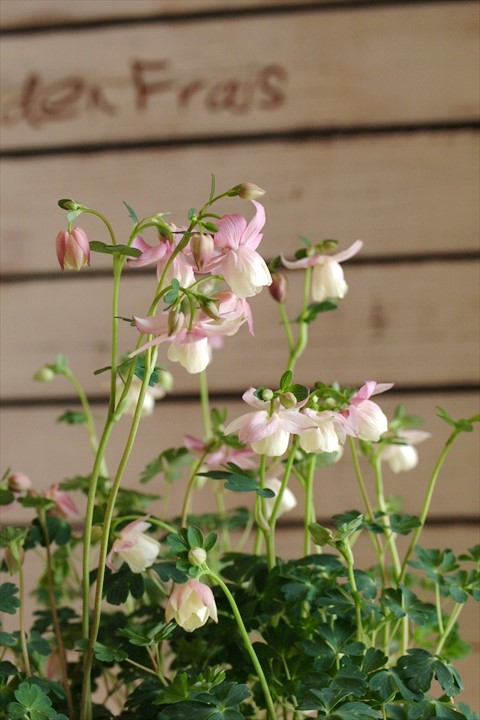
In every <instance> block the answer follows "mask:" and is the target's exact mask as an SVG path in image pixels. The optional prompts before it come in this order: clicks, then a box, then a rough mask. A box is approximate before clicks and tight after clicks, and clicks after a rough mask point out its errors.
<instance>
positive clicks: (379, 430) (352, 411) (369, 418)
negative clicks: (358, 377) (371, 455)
mask: <svg viewBox="0 0 480 720" xmlns="http://www.w3.org/2000/svg"><path fill="white" fill-rule="evenodd" d="M392 387H393V383H377V382H375V380H367V381H366V382H365V384H364V385H362V387H361V388H360V390H358V391H357V392H356V393H355V394H354V395H353V397H352V398H351V400H350V405H349V406H348V408H347V410H342V416H343V420H342V423H343V427H344V428H345V432H346V433H347V435H353V436H354V437H358V438H360V440H370V441H372V442H378V440H380V437H381V436H382V435H383V433H385V432H387V430H388V420H387V417H386V415H385V414H384V412H383V411H382V410H381V408H380V407H379V406H378V405H377V404H376V403H374V402H373V401H372V400H370V397H371V396H372V395H378V394H379V393H382V392H385V391H386V390H390V388H392Z"/></svg>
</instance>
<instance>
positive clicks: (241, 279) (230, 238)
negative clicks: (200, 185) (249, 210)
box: [214, 200, 272, 298]
mask: <svg viewBox="0 0 480 720" xmlns="http://www.w3.org/2000/svg"><path fill="white" fill-rule="evenodd" d="M252 203H253V204H254V206H255V210H256V212H255V216H254V217H253V218H252V220H250V222H249V223H248V225H247V221H246V220H245V218H244V217H242V215H224V216H223V217H222V218H221V219H220V220H219V221H218V223H217V227H218V232H217V233H215V238H214V240H215V247H216V248H219V249H220V250H221V256H220V257H219V258H218V259H217V261H216V270H217V271H219V272H221V273H222V274H223V276H224V278H225V280H226V282H227V283H228V284H229V286H230V288H231V290H232V292H233V293H235V295H237V296H238V297H239V298H246V297H251V296H252V295H256V294H257V293H259V292H260V290H261V289H262V287H263V286H264V285H270V283H271V282H272V277H271V275H270V271H269V269H268V267H267V265H266V263H265V260H264V259H263V258H262V257H261V255H259V254H258V253H257V252H256V248H257V247H258V246H259V244H260V242H261V240H262V233H261V232H260V230H261V229H262V228H263V226H264V225H265V210H264V209H263V206H262V205H260V203H257V202H255V200H252Z"/></svg>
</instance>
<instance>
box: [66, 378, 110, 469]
mask: <svg viewBox="0 0 480 720" xmlns="http://www.w3.org/2000/svg"><path fill="white" fill-rule="evenodd" d="M65 377H66V378H67V379H68V380H69V381H70V383H71V384H72V385H73V388H74V390H75V392H76V393H77V395H78V399H79V400H80V403H81V405H82V410H83V412H84V414H85V425H86V428H87V434H88V440H89V442H90V447H91V448H92V452H93V454H94V455H96V454H97V452H98V438H97V432H96V430H95V423H94V421H93V415H92V410H91V408H90V403H89V402H88V398H87V395H86V393H85V391H84V389H83V387H82V386H81V384H80V382H79V381H78V379H77V378H76V377H75V375H74V374H73V372H72V371H71V370H70V368H67V369H66V370H65ZM100 472H101V473H102V475H105V476H107V475H108V470H107V467H106V464H105V460H104V459H103V460H102V467H101V469H100Z"/></svg>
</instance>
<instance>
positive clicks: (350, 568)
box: [339, 539, 365, 642]
mask: <svg viewBox="0 0 480 720" xmlns="http://www.w3.org/2000/svg"><path fill="white" fill-rule="evenodd" d="M339 551H340V552H341V554H342V555H343V557H344V559H345V562H346V563H347V572H348V581H349V583H350V587H351V589H352V597H353V601H354V603H355V620H356V626H357V631H356V638H357V640H358V641H359V642H364V640H365V634H364V630H363V622H362V602H363V601H362V596H361V595H360V593H359V592H358V588H357V582H356V580H355V573H354V565H355V561H354V557H353V552H352V548H351V547H350V543H349V542H348V539H346V540H344V541H343V543H342V545H341V547H339Z"/></svg>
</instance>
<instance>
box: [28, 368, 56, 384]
mask: <svg viewBox="0 0 480 720" xmlns="http://www.w3.org/2000/svg"><path fill="white" fill-rule="evenodd" d="M55 374H56V373H55V371H54V370H52V368H51V367H49V366H48V365H43V366H42V367H41V368H40V369H39V370H37V372H36V373H35V375H34V376H33V379H34V380H36V381H37V382H52V380H54V379H55Z"/></svg>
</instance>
